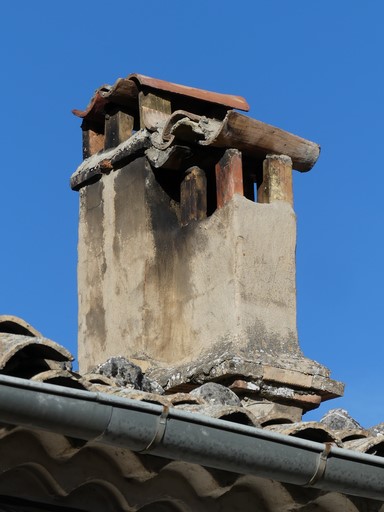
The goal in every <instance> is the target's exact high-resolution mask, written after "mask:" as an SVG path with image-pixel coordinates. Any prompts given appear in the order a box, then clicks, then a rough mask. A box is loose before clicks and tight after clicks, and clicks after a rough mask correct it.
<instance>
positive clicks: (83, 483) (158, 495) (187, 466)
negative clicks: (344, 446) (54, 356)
mask: <svg viewBox="0 0 384 512" xmlns="http://www.w3.org/2000/svg"><path fill="white" fill-rule="evenodd" d="M47 439H48V440H49V441H48V442H47ZM46 445H48V446H49V449H48V450H46ZM20 447H22V449H20ZM0 451H1V457H0V494H1V495H6V496H10V497H19V496H20V494H21V490H22V492H23V493H24V495H28V496H29V499H30V500H34V501H37V502H38V501H39V500H40V501H41V502H44V503H47V504H49V503H52V504H55V505H56V506H62V507H64V506H67V507H75V508H79V509H81V510H94V511H101V510H102V511H103V512H108V511H110V512H115V511H116V512H117V511H121V510H127V511H128V510H151V507H152V510H154V511H157V510H161V509H160V508H159V509H156V508H153V506H154V505H155V504H164V503H165V502H164V499H165V497H167V499H168V502H166V503H167V505H170V506H171V505H172V506H173V505H175V506H177V507H180V510H183V511H184V510H188V511H199V512H220V511H222V510H242V511H243V512H254V511H255V510H260V511H261V510H263V511H272V510H279V511H280V510H286V511H287V512H288V511H293V510H295V511H296V512H300V511H302V512H309V511H314V510H316V511H319V512H331V511H332V512H333V511H335V510H340V511H341V510H342V511H343V512H357V511H358V510H361V511H363V510H365V511H366V510H367V508H366V500H362V501H361V503H362V508H361V509H360V508H358V506H357V505H356V507H357V508H356V507H355V506H354V505H353V504H352V501H350V500H349V499H348V498H347V497H345V496H343V495H340V494H337V493H326V494H325V493H324V492H322V491H319V490H316V489H308V488H302V487H298V486H293V485H284V484H281V483H278V482H276V481H272V480H269V479H263V478H259V477H256V476H252V475H236V474H234V473H228V472H224V471H219V470H215V469H209V468H203V467H201V466H198V465H197V464H191V463H187V462H181V461H169V460H167V459H163V458H161V457H151V456H148V455H147V456H144V455H138V454H135V453H133V452H131V451H129V450H126V449H116V448H115V447H108V446H106V445H103V446H101V445H97V444H96V443H88V444H87V445H85V446H83V447H81V448H73V447H71V446H70V444H69V443H68V441H67V440H66V439H65V438H64V437H63V436H60V435H57V434H51V433H45V432H42V431H33V432H31V431H29V430H28V429H20V430H18V431H16V432H15V431H12V432H9V433H8V434H5V435H4V436H3V437H2V438H0ZM79 468H80V470H79ZM357 503H358V502H357ZM175 510H177V508H176V509H175ZM375 510H376V509H375Z"/></svg>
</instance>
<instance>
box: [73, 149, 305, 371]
mask: <svg viewBox="0 0 384 512" xmlns="http://www.w3.org/2000/svg"><path fill="white" fill-rule="evenodd" d="M80 197H81V199H80V230H79V264H78V279H79V324H80V328H79V361H80V366H81V370H82V371H87V370H89V369H90V368H92V367H93V366H95V365H97V364H100V363H102V362H104V361H105V360H106V359H107V358H108V357H111V356H115V355H123V356H125V357H128V358H130V359H131V360H137V361H138V362H140V364H141V365H142V366H143V361H144V366H149V365H153V364H160V365H165V366H169V365H175V364H182V363H187V362H189V363H190V362H191V361H194V360H197V359H200V358H201V357H202V356H203V355H204V354H208V353H212V352H214V353H215V354H221V353H224V352H225V351H228V350H230V352H232V353H237V354H238V355H242V356H245V357H247V358H252V354H253V353H259V354H262V353H263V351H265V352H268V353H276V354H286V355H288V354H292V355H293V354H296V355H299V354H300V349H299V346H298V341H297V332H296V291H295V245H296V221H295V214H294V212H293V210H292V208H291V206H290V205H289V204H288V203H286V202H284V201H275V202H273V203H271V204H257V203H254V202H252V201H250V200H248V199H246V198H244V197H242V196H239V195H235V196H234V197H233V199H232V200H231V201H230V202H229V203H228V204H227V205H226V206H225V207H224V208H222V209H220V210H216V211H215V212H214V214H213V215H212V216H210V217H208V218H207V219H205V220H202V221H199V222H193V223H191V224H189V225H188V226H185V227H181V225H180V222H179V212H178V209H177V205H175V204H173V203H172V202H171V201H170V198H169V197H168V195H167V194H166V193H165V192H164V190H163V189H162V188H161V187H160V185H159V184H158V183H157V181H156V179H155V177H154V174H153V172H152V170H151V168H150V166H149V164H148V163H147V161H146V159H145V158H144V157H142V158H137V159H136V160H134V161H133V162H131V163H130V164H128V165H126V166H125V167H123V168H122V169H120V170H118V171H115V172H111V173H110V174H108V175H107V174H106V175H104V176H102V178H101V179H100V180H99V181H97V182H96V183H93V184H90V185H87V186H85V187H83V188H82V189H81V190H80Z"/></svg>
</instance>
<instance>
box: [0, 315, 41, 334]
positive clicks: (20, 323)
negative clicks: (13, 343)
mask: <svg viewBox="0 0 384 512" xmlns="http://www.w3.org/2000/svg"><path fill="white" fill-rule="evenodd" d="M0 333H9V334H22V335H24V336H33V337H41V336H42V335H41V333H40V332H39V331H38V330H36V329H35V328H34V327H32V325H31V324H29V323H28V322H26V321H25V320H23V319H22V318H19V317H18V316H14V315H0Z"/></svg>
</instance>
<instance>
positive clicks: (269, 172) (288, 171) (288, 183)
mask: <svg viewBox="0 0 384 512" xmlns="http://www.w3.org/2000/svg"><path fill="white" fill-rule="evenodd" d="M257 201H258V202H259V203H273V202H274V201H285V202H287V203H289V204H290V205H291V206H293V190H292V160H291V158H290V157H289V156H286V155H267V156H266V158H265V160H264V162H263V177H262V182H261V183H260V184H259V187H258V191H257Z"/></svg>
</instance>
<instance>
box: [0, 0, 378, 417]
mask: <svg viewBox="0 0 384 512" xmlns="http://www.w3.org/2000/svg"><path fill="white" fill-rule="evenodd" d="M383 18H384V3H382V2H381V1H380V0H376V1H374V0H370V1H369V2H364V5H363V2H361V1H359V2H358V1H356V0H349V1H347V0H340V1H339V2H334V1H330V0H323V1H322V2H308V0H292V1H290V2H288V1H286V0H269V1H265V0H264V1H260V0H248V1H238V2H232V1H228V0H221V1H220V2H219V1H216V0H212V1H208V0H205V1H202V0H195V1H194V2H181V1H173V0H172V1H166V0H164V1H163V2H158V1H155V0H147V1H146V2H145V3H143V2H127V1H120V0H116V1H114V2H111V3H110V4H106V3H105V2H101V1H99V0H94V1H89V0H82V1H76V2H75V1H73V0H66V2H51V1H48V0H47V1H44V0H35V1H34V2H28V1H9V0H5V1H4V2H3V3H2V14H1V18H0V27H1V30H0V48H1V50H0V51H1V66H2V77H3V78H2V80H1V95H2V112H3V115H2V123H1V128H0V130H1V133H2V135H1V148H2V155H1V156H2V158H1V187H0V197H1V199H0V214H1V231H2V246H1V247H2V250H1V259H0V261H1V266H0V278H1V283H2V286H1V295H0V313H2V314H14V315H17V316H21V317H23V318H24V319H26V320H27V321H29V322H30V323H31V324H32V325H33V326H34V327H36V328H37V329H38V330H40V331H41V332H42V333H43V334H44V335H45V336H47V337H49V338H51V339H54V340H55V341H58V342H59V343H61V344H63V345H65V346H66V347H68V348H69V349H70V350H71V351H72V352H73V353H75V352H76V331H77V302H76V293H77V292H76V258H77V256H76V244H77V217H78V196H77V193H75V192H72V191H71V190H70V188H69V184H68V182H69V177H70V174H71V173H72V172H73V171H74V170H75V168H76V167H77V166H78V164H79V163H80V161H81V131H80V128H79V126H80V122H79V120H78V119H77V118H75V117H74V116H73V115H72V114H71V109H72V108H83V107H85V106H86V104H87V103H88V100H89V99H90V97H91V95H92V93H93V91H94V89H95V88H97V87H98V86H100V85H101V84H103V83H113V82H114V81H115V79H116V78H117V77H120V76H125V75H127V74H129V73H131V72H139V73H143V74H147V75H149V76H153V77H156V78H162V79H165V80H169V81H174V82H177V83H182V84H186V85H191V86H195V87H200V88H203V89H208V90H213V91H217V92H225V93H232V94H240V95H243V96H244V97H245V98H246V99H247V100H248V102H249V104H250V105H251V111H250V115H251V116H252V117H255V118H257V119H260V120H262V121H265V122H267V123H270V124H273V125H276V126H279V127H281V128H284V129H286V130H288V131H291V132H293V133H296V134H298V135H301V136H303V137H305V138H307V139H310V140H313V141H316V142H318V143H319V144H321V146H322V152H321V156H320V159H319V161H318V163H317V164H316V166H315V168H314V169H313V170H312V171H311V172H310V173H307V174H299V173H295V179H294V185H295V209H296V213H297V217H298V247H297V265H298V270H297V285H298V328H299V336H300V340H301V346H302V348H303V351H304V353H305V355H306V356H308V357H310V358H313V359H316V360H318V361H319V362H321V363H323V364H325V365H326V366H328V367H329V368H331V370H332V376H333V377H334V378H335V379H337V380H341V381H343V382H345V383H346V384H347V386H346V392H345V397H344V398H342V399H339V400H334V401H331V402H326V403H325V404H324V405H323V406H322V407H321V409H320V411H317V412H316V413H311V415H310V416H309V417H308V418H318V417H320V416H321V414H322V413H324V412H325V411H326V410H327V409H329V408H331V407H344V408H346V409H348V410H349V411H350V413H351V414H352V415H353V416H354V417H355V418H356V419H357V420H358V421H360V422H361V423H362V424H364V425H365V426H370V425H374V424H376V423H379V422H381V421H384V408H383V405H384V397H383V393H382V359H381V358H382V356H383V341H384V340H383V306H384V304H383V302H384V301H383V289H384V273H383V262H384V240H383V238H384V232H383V224H384V222H383V221H384V205H383V200H382V196H383V192H382V190H383V187H384V177H383V157H382V154H383V147H384V140H383V132H384V130H383V126H382V123H383V121H382V120H383V118H384V102H383V91H384V69H383V48H384V45H383V42H384V31H383V29H382V24H383Z"/></svg>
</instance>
